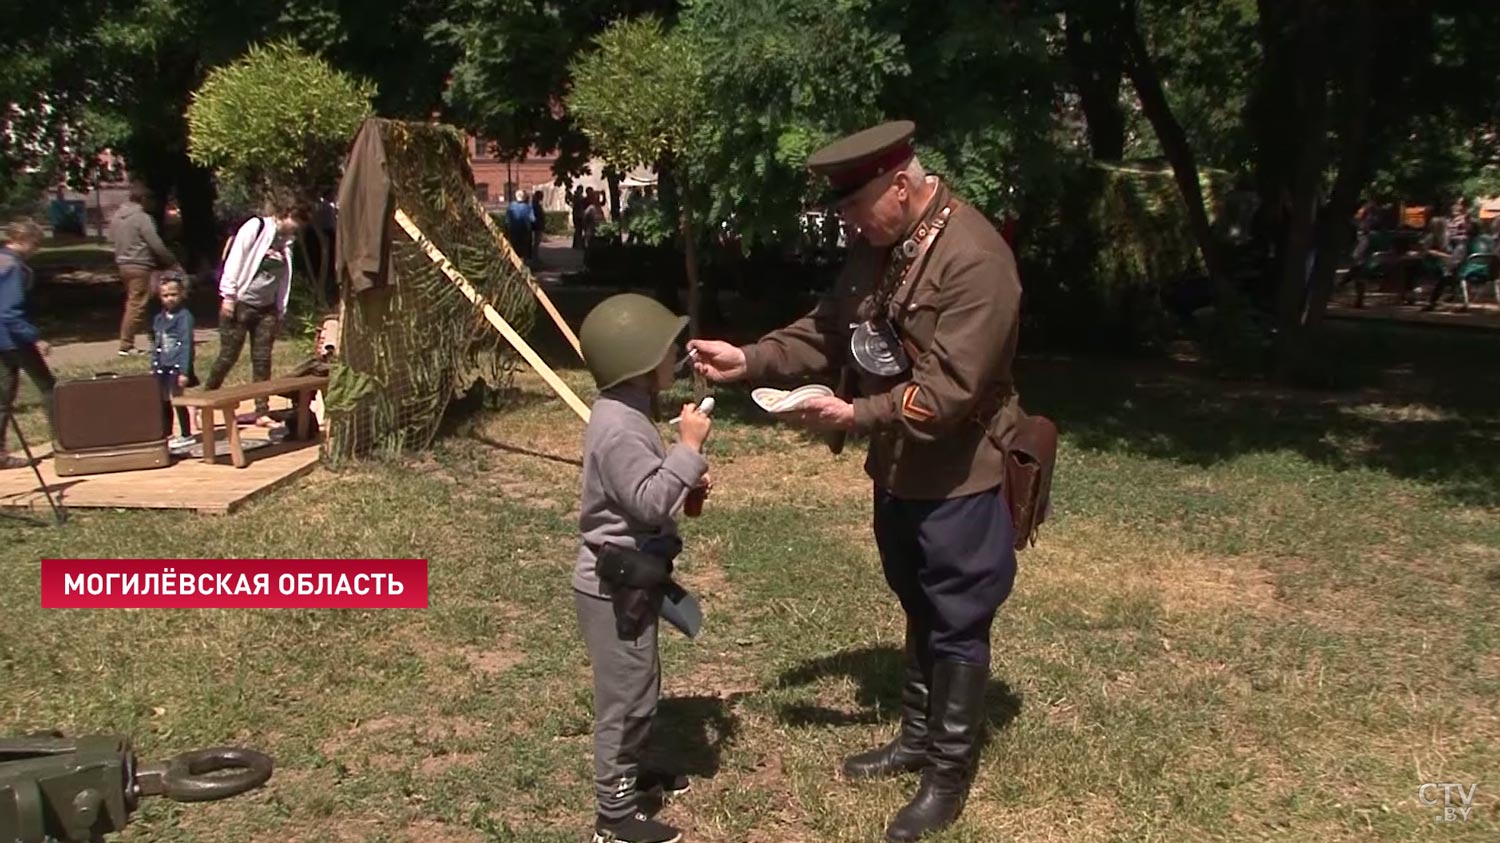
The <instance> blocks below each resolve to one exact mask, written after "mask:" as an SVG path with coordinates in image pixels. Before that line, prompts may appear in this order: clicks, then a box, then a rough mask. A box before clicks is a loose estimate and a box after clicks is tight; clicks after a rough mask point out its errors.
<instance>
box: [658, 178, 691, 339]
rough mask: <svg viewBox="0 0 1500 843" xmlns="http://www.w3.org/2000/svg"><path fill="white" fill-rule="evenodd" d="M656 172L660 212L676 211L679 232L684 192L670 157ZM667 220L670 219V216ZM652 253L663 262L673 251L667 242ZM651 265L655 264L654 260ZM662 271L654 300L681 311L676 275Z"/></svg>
mask: <svg viewBox="0 0 1500 843" xmlns="http://www.w3.org/2000/svg"><path fill="white" fill-rule="evenodd" d="M656 172H657V189H658V201H659V202H661V203H662V212H663V213H664V214H670V213H671V212H672V211H676V212H677V214H678V229H679V231H681V229H682V220H683V213H684V211H683V208H684V206H685V204H686V197H685V191H683V190H682V189H681V186H680V185H679V184H678V182H677V168H676V167H675V166H674V164H673V161H672V159H671V157H670V156H663V157H662V159H661V161H660V162H658V163H657V167H656ZM668 219H670V216H669V217H668ZM684 248H686V247H684ZM654 251H659V252H660V253H661V254H662V255H663V256H664V257H663V260H665V259H666V257H665V256H669V255H670V254H671V253H672V252H673V251H674V249H673V248H672V244H671V241H670V240H668V242H667V243H665V244H663V245H662V246H660V247H658V249H657V250H654ZM653 263H655V261H654V260H653ZM662 269H663V271H661V272H657V273H656V300H657V301H659V302H661V303H662V304H664V305H666V306H667V307H669V308H671V309H672V310H681V309H682V297H681V296H679V295H678V290H677V282H678V278H677V273H675V272H668V271H665V270H666V267H665V266H663V267H662Z"/></svg>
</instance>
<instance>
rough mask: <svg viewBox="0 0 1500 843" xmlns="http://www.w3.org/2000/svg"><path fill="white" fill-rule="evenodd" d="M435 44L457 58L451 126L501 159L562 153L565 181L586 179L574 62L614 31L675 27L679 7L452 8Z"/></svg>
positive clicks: (493, 0)
mask: <svg viewBox="0 0 1500 843" xmlns="http://www.w3.org/2000/svg"><path fill="white" fill-rule="evenodd" d="M446 6H447V9H446V11H445V13H444V14H443V15H440V16H438V17H439V18H440V19H439V20H437V21H435V22H434V23H433V24H432V25H431V26H430V27H429V31H428V40H429V42H430V43H431V44H433V45H435V46H436V47H438V48H440V49H443V50H448V51H451V52H452V54H453V55H454V56H455V61H454V63H453V64H452V68H451V70H452V73H451V81H450V84H449V86H448V88H447V90H446V93H445V95H444V96H445V101H446V103H447V105H448V107H449V109H451V112H452V114H451V118H452V119H454V120H456V121H457V122H459V123H461V124H462V125H464V126H468V127H470V128H472V129H475V130H477V131H479V132H481V133H482V134H483V135H484V137H486V138H488V139H489V140H491V141H493V142H494V143H495V145H496V150H495V151H496V153H497V154H498V155H499V156H500V157H501V158H508V159H514V158H519V157H520V156H522V155H524V154H525V153H526V152H527V151H528V150H529V149H531V148H532V147H535V148H537V149H538V150H541V151H542V152H556V153H557V154H558V156H559V160H558V164H557V171H558V174H559V175H560V176H561V175H573V174H577V173H581V172H582V171H583V170H584V168H585V167H586V166H587V163H588V159H589V142H588V138H587V137H586V136H585V135H584V133H583V132H582V131H581V130H580V129H579V127H578V124H577V122H576V121H575V120H574V118H573V115H572V114H571V113H570V111H569V110H566V109H563V108H561V107H559V106H560V104H561V102H562V100H563V99H564V98H565V97H567V96H568V95H569V92H570V91H571V89H572V82H573V80H572V72H573V68H574V59H576V58H577V57H578V56H580V55H581V54H582V53H584V52H586V51H588V50H589V49H592V47H591V45H592V43H593V39H594V38H595V37H596V36H598V35H599V34H600V33H602V32H603V31H604V30H605V29H606V28H607V27H608V26H609V25H610V24H611V23H613V22H615V21H618V20H623V19H628V18H632V17H639V16H644V15H655V16H657V17H659V18H660V19H662V20H663V21H664V22H670V21H671V20H672V18H673V17H674V16H675V14H676V8H677V3H676V0H570V2H567V3H532V2H523V0H448V2H447V3H446Z"/></svg>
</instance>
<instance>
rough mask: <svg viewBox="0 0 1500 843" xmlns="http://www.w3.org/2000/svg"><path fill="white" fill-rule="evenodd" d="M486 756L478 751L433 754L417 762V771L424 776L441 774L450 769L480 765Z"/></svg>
mask: <svg viewBox="0 0 1500 843" xmlns="http://www.w3.org/2000/svg"><path fill="white" fill-rule="evenodd" d="M483 758H484V756H483V755H480V754H479V753H477V752H458V753H453V754H449V755H433V756H430V757H428V758H423V759H422V760H421V761H420V762H419V763H418V764H417V772H418V773H419V774H421V775H423V776H440V775H442V774H443V773H446V772H448V771H449V770H454V769H464V768H469V767H475V766H478V764H479V762H480V760H481V759H483Z"/></svg>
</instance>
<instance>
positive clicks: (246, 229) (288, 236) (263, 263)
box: [203, 203, 311, 427]
mask: <svg viewBox="0 0 1500 843" xmlns="http://www.w3.org/2000/svg"><path fill="white" fill-rule="evenodd" d="M310 216H311V213H310V211H309V209H308V207H307V206H306V205H304V204H300V203H298V204H293V205H287V206H283V207H279V208H277V210H276V213H275V214H273V215H271V216H265V217H255V218H253V219H250V220H247V221H246V222H245V224H244V225H242V226H240V230H239V232H238V233H236V234H235V237H234V241H233V242H232V243H231V244H230V246H229V251H228V253H227V254H226V255H225V258H224V270H223V272H222V274H221V275H220V276H219V298H220V304H219V359H217V360H215V361H214V366H213V370H212V371H211V372H209V375H208V380H206V381H205V382H204V384H203V387H204V389H209V390H212V389H218V388H219V387H221V386H223V385H224V378H225V377H226V376H228V374H229V370H230V369H233V368H234V364H235V363H237V362H239V359H240V352H241V351H242V350H243V349H244V347H245V338H246V337H249V339H250V373H251V379H252V380H254V381H267V380H270V379H271V350H272V347H273V346H274V345H275V342H276V334H277V332H278V331H279V330H280V328H281V321H282V319H284V318H285V317H286V304H287V300H288V299H289V298H290V296H291V291H292V245H293V244H294V243H295V242H296V239H297V230H298V229H300V228H301V227H302V226H303V225H306V224H307V222H308V219H309V217H310ZM270 412H271V408H270V399H268V398H257V399H255V416H256V421H255V423H256V425H257V426H260V427H272V426H273V425H274V422H273V421H271V418H270Z"/></svg>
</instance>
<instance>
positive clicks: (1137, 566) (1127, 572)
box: [1033, 527, 1287, 616]
mask: <svg viewBox="0 0 1500 843" xmlns="http://www.w3.org/2000/svg"><path fill="white" fill-rule="evenodd" d="M1033 554H1034V555H1033V560H1035V559H1037V558H1042V559H1045V563H1044V564H1045V568H1046V571H1045V575H1046V577H1047V578H1048V579H1049V580H1050V581H1051V583H1052V585H1054V586H1057V587H1061V588H1065V589H1067V590H1068V591H1069V592H1070V593H1076V594H1078V595H1080V596H1085V595H1087V596H1092V597H1094V598H1096V599H1104V598H1118V597H1120V596H1121V595H1128V594H1147V595H1151V596H1152V597H1154V598H1156V599H1157V600H1158V601H1159V602H1160V604H1161V607H1162V608H1163V609H1164V610H1165V611H1167V612H1168V613H1173V614H1193V615H1198V614H1203V613H1219V612H1223V611H1225V610H1228V609H1232V610H1235V611H1248V612H1251V613H1253V614H1255V615H1259V616H1281V615H1283V614H1285V613H1286V611H1287V606H1286V604H1285V603H1284V602H1283V601H1282V600H1281V598H1280V595H1279V591H1278V584H1277V576H1276V573H1275V572H1273V571H1271V570H1269V569H1268V568H1266V567H1263V566H1262V565H1261V564H1259V563H1258V562H1257V561H1256V560H1254V559H1250V558H1245V557H1210V556H1202V555H1193V554H1190V553H1188V552H1186V551H1185V550H1184V549H1183V548H1181V547H1179V546H1175V545H1173V544H1170V543H1167V542H1165V541H1161V542H1151V543H1149V544H1147V543H1143V542H1139V541H1137V542H1134V543H1129V544H1122V543H1120V542H1119V537H1118V536H1117V535H1109V534H1107V533H1106V532H1105V531H1100V530H1094V529H1089V528H1087V527H1075V528H1074V529H1073V530H1070V531H1069V532H1068V533H1066V534H1059V535H1057V536H1055V537H1054V538H1053V540H1052V542H1051V543H1049V545H1047V546H1046V547H1039V548H1038V549H1037V550H1036V551H1034V552H1033ZM1033 567H1035V563H1034V561H1033ZM1101 583H1109V584H1110V586H1109V587H1108V588H1101V587H1100V584H1101Z"/></svg>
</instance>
